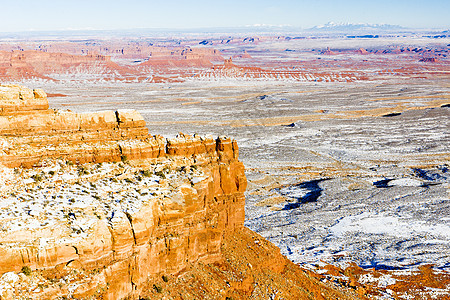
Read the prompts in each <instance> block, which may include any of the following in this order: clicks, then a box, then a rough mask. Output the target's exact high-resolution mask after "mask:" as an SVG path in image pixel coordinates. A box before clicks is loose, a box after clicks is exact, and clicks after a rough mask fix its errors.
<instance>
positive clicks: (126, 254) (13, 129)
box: [0, 86, 246, 299]
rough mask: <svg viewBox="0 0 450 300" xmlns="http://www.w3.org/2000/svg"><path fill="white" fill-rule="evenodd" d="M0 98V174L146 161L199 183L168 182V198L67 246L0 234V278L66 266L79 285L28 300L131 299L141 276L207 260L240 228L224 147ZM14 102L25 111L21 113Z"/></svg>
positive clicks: (231, 163)
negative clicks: (192, 173) (45, 166)
mask: <svg viewBox="0 0 450 300" xmlns="http://www.w3.org/2000/svg"><path fill="white" fill-rule="evenodd" d="M1 91H2V94H0V97H2V99H4V98H6V100H2V102H0V103H1V104H0V105H1V106H2V108H3V111H2V112H4V114H3V115H2V116H0V140H1V141H2V146H3V147H2V153H1V154H0V162H1V163H2V164H3V165H5V166H8V167H18V166H22V167H32V166H39V165H40V164H41V163H42V162H43V160H48V159H52V158H53V159H65V160H67V161H72V162H75V163H77V164H81V163H102V162H114V161H116V162H121V161H124V160H127V161H134V160H137V161H139V160H140V161H142V160H145V159H150V160H151V161H152V163H156V164H164V166H165V168H167V169H170V170H171V171H173V172H175V171H176V170H177V169H180V168H184V167H186V166H188V167H189V166H190V165H195V168H198V170H199V171H201V172H202V174H203V177H201V178H200V179H199V180H197V181H194V182H192V183H191V184H190V185H185V184H180V183H179V182H176V181H174V182H172V183H171V187H170V188H171V189H172V191H173V193H174V194H176V197H175V196H174V197H173V199H170V198H159V197H153V198H152V199H150V200H149V201H148V202H147V203H145V204H144V205H142V207H141V208H140V209H139V210H138V211H136V212H127V213H125V214H124V213H122V214H121V217H115V219H114V220H111V219H110V220H108V219H106V218H105V219H103V218H100V219H98V220H97V221H96V222H95V223H94V224H92V226H91V227H90V228H89V229H88V231H87V235H86V236H85V238H83V239H73V241H71V239H70V238H69V236H68V235H66V234H65V233H64V230H62V231H60V232H59V231H56V232H52V233H51V234H49V233H48V231H49V230H50V229H49V228H46V227H45V226H43V227H39V228H37V229H34V230H31V231H30V230H20V229H18V230H15V232H14V234H13V235H12V234H10V233H8V232H6V233H5V232H3V233H2V234H0V274H4V273H7V272H18V271H20V270H21V268H22V267H23V266H27V267H29V268H30V269H31V270H51V269H58V268H62V267H64V266H67V265H68V264H70V266H72V268H76V269H77V270H78V271H79V274H85V275H86V278H89V280H80V281H79V282H78V286H77V288H76V289H74V290H71V291H69V289H70V287H69V285H63V287H62V289H60V288H58V289H55V288H54V287H53V286H52V285H51V284H47V285H48V286H49V287H48V288H44V289H42V291H41V292H40V293H37V296H38V297H41V298H47V297H50V298H52V297H57V296H61V295H63V294H71V295H73V296H74V297H76V298H79V297H81V298H84V297H91V296H94V295H95V296H96V297H97V296H99V295H102V297H103V298H104V299H120V298H124V297H126V296H130V295H135V296H136V295H138V294H139V293H140V292H141V289H142V286H143V284H144V282H145V281H146V280H147V278H148V277H149V276H153V275H155V274H159V273H163V274H167V275H169V274H177V273H180V272H181V271H182V270H183V269H185V268H186V266H187V264H190V263H193V262H197V261H203V262H214V261H217V260H218V259H219V258H220V246H221V244H222V238H223V236H224V234H225V233H226V232H233V231H235V230H239V229H241V228H242V226H243V223H244V194H243V192H244V191H245V187H246V179H245V174H244V167H243V164H242V163H241V162H239V161H238V148H237V145H236V143H235V142H234V141H232V140H230V139H228V138H218V139H216V140H214V139H212V138H200V137H190V136H184V135H182V134H180V135H179V136H178V137H177V138H175V139H171V140H167V141H165V140H164V139H163V138H162V137H158V136H153V137H152V136H149V135H148V132H147V128H146V127H145V122H144V121H143V119H142V117H141V115H140V114H139V113H137V112H136V111H120V110H119V111H116V112H113V111H105V112H98V113H88V114H76V113H72V112H58V111H53V110H48V109H46V108H48V103H47V102H46V97H45V94H44V93H43V92H41V91H40V90H34V92H33V91H31V90H29V89H26V88H23V87H18V86H2V90H1ZM25 95H26V96H25ZM33 95H34V96H33ZM33 100H35V101H34V103H35V104H36V106H35V107H32V105H31V104H30V103H31V102H33ZM24 101H29V102H25V103H27V105H25V106H21V103H23V102H24ZM32 108H34V110H32ZM7 111H13V112H14V113H13V114H9V115H6V112H7ZM147 162H149V160H147ZM171 171H170V172H171ZM161 180H162V179H161ZM174 199H176V200H174ZM119 213H121V212H116V214H119ZM58 226H60V227H62V228H64V227H67V226H68V225H67V223H65V222H59V224H58ZM43 240H45V246H42V244H43V242H42V241H43ZM36 244H39V245H40V246H36ZM44 279H45V278H44ZM44 279H43V280H44ZM44 281H45V280H44Z"/></svg>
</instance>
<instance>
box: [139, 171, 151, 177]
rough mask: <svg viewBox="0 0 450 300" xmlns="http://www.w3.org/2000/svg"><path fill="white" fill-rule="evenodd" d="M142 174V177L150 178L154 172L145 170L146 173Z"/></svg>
mask: <svg viewBox="0 0 450 300" xmlns="http://www.w3.org/2000/svg"><path fill="white" fill-rule="evenodd" d="M141 173H142V175H143V176H144V177H150V176H152V172H150V170H144V171H142V172H141Z"/></svg>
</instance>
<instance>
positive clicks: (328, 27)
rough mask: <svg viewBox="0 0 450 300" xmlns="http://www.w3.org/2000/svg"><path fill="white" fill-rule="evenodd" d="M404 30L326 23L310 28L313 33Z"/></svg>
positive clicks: (392, 26) (360, 24) (380, 25)
mask: <svg viewBox="0 0 450 300" xmlns="http://www.w3.org/2000/svg"><path fill="white" fill-rule="evenodd" d="M398 29H405V28H404V27H402V26H399V25H390V24H369V23H334V22H328V23H326V24H324V25H318V26H314V27H312V28H310V29H309V30H313V31H343V32H346V31H367V30H398Z"/></svg>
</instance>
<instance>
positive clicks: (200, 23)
mask: <svg viewBox="0 0 450 300" xmlns="http://www.w3.org/2000/svg"><path fill="white" fill-rule="evenodd" d="M0 7H1V10H0V11H1V17H0V32H14V31H28V30H65V29H130V28H207V27H235V26H245V25H254V24H270V25H292V26H297V27H302V28H309V27H313V26H315V25H320V24H325V23H327V22H329V21H333V22H350V23H386V24H394V25H401V26H405V27H412V28H444V29H448V28H449V27H450V1H449V0H370V1H365V0H342V1H339V0H334V1H333V0H308V1H303V0H298V1H294V0H278V1H266V0H249V1H245V0H227V1H223V0H222V1H220V0H208V1H206V0H198V1H196V0H190V1H189V0H185V1H181V0H166V1H164V0H162V1H153V0H150V1H144V0H121V1H116V0H109V1H107V0H76V1H73V0H54V1H50V0H13V1H11V0H7V1H4V0H0Z"/></svg>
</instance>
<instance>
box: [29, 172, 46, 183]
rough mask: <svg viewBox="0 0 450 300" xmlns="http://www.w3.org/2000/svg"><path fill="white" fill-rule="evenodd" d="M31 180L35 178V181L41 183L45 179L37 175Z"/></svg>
mask: <svg viewBox="0 0 450 300" xmlns="http://www.w3.org/2000/svg"><path fill="white" fill-rule="evenodd" d="M31 178H33V180H34V181H36V182H40V181H42V179H43V178H42V176H41V175H40V174H35V175H33V176H31Z"/></svg>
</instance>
